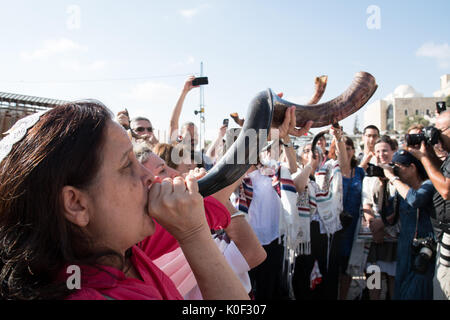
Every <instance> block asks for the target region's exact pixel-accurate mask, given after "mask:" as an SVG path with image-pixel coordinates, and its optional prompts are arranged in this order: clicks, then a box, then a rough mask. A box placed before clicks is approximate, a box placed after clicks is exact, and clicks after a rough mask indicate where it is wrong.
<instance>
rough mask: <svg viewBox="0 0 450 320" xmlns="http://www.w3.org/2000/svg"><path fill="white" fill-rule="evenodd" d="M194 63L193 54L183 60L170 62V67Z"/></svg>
mask: <svg viewBox="0 0 450 320" xmlns="http://www.w3.org/2000/svg"><path fill="white" fill-rule="evenodd" d="M194 63H195V58H194V57H193V56H189V57H187V58H186V60H184V61H178V62H176V63H174V64H172V68H180V67H185V66H190V65H192V64H194Z"/></svg>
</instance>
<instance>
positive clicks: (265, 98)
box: [198, 72, 378, 197]
mask: <svg viewBox="0 0 450 320" xmlns="http://www.w3.org/2000/svg"><path fill="white" fill-rule="evenodd" d="M377 87H378V86H377V84H376V82H375V78H374V77H373V76H372V75H371V74H369V73H367V72H358V73H357V74H356V75H355V78H354V80H353V82H352V84H351V85H350V87H349V88H348V89H347V90H346V91H345V92H344V93H343V94H341V95H340V96H338V97H337V98H335V99H333V100H331V101H329V102H325V103H322V104H319V105H313V106H308V105H306V106H302V105H296V104H294V103H291V102H288V101H286V100H283V99H281V98H280V97H278V96H277V95H276V94H275V93H274V92H273V91H272V90H271V89H267V90H266V91H262V92H260V93H259V94H258V95H257V96H256V97H255V98H254V99H253V100H252V102H251V103H250V107H249V109H248V111H247V116H246V118H245V119H246V120H245V123H244V127H243V128H242V131H241V133H240V135H239V137H238V138H237V140H236V142H235V143H233V144H232V145H231V148H230V149H228V151H227V152H226V154H225V155H224V156H223V157H222V159H220V161H219V162H218V163H217V164H216V165H215V166H214V167H213V168H212V169H211V170H210V171H209V172H208V174H207V175H206V176H205V177H203V178H202V179H200V180H199V181H198V184H199V191H200V194H201V195H202V196H204V197H206V196H208V195H211V194H213V193H216V192H217V191H219V190H221V189H223V188H225V187H226V186H229V185H230V184H232V183H234V182H235V181H236V180H238V179H239V178H240V177H241V176H242V175H243V174H244V173H245V172H246V171H247V170H248V169H249V168H250V166H251V165H252V164H255V163H250V159H255V156H256V155H258V154H259V152H260V151H261V149H262V148H263V147H264V146H265V144H266V143H267V141H260V139H261V135H259V134H258V133H259V132H260V130H261V129H263V130H268V129H269V128H270V127H275V128H277V127H279V126H280V125H281V124H282V123H283V120H284V114H285V112H286V109H287V108H288V107H290V106H295V107H296V108H297V110H296V113H295V114H296V120H297V123H296V125H297V127H303V126H304V125H305V124H306V123H307V122H308V121H309V120H312V121H314V124H313V127H315V128H317V127H323V126H327V125H329V124H332V123H337V122H339V121H341V120H342V119H345V118H346V117H348V116H350V115H351V114H353V113H354V112H356V111H358V110H359V109H360V108H361V107H362V106H364V105H365V104H366V103H367V101H369V99H370V98H371V97H372V95H373V94H374V92H375V90H376V89H377ZM252 131H253V132H255V131H256V133H257V137H258V141H257V142H256V143H255V142H254V141H250V139H248V136H252V134H251V133H252ZM266 132H267V131H266ZM253 136H254V134H253ZM262 136H263V137H264V135H262ZM266 137H267V136H266ZM238 151H239V152H241V153H242V152H243V153H244V154H240V155H239V157H238ZM242 157H243V158H244V161H239V162H238V161H237V160H238V159H241V158H242ZM241 160H242V159H241Z"/></svg>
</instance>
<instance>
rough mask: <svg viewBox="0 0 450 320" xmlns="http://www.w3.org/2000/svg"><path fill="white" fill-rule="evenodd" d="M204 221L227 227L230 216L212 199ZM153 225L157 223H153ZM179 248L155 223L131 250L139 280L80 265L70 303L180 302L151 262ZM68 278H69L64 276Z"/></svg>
mask: <svg viewBox="0 0 450 320" xmlns="http://www.w3.org/2000/svg"><path fill="white" fill-rule="evenodd" d="M204 206H205V213H206V220H207V221H208V225H209V227H210V228H211V229H221V228H226V227H227V226H228V225H229V224H230V219H231V218H230V213H229V212H228V210H227V208H225V207H224V206H223V205H222V204H221V203H220V202H219V201H218V200H216V199H215V198H213V197H206V198H205V199H204ZM155 223H156V222H155ZM178 247H179V245H178V242H177V240H176V239H175V238H174V237H173V236H172V235H171V234H170V233H169V232H167V231H166V230H165V229H164V228H163V227H161V226H160V225H159V224H158V223H156V230H155V233H154V234H153V235H152V236H149V237H147V238H146V239H144V240H143V241H142V242H140V243H139V244H138V245H135V246H133V247H132V256H131V263H132V264H133V265H134V267H135V268H136V271H137V272H138V273H139V275H140V276H141V278H142V280H143V281H141V280H139V279H134V278H127V277H126V276H125V274H124V273H123V272H122V271H120V270H118V269H116V268H113V267H108V266H101V268H102V269H104V270H106V271H108V272H109V273H110V274H108V272H105V271H99V270H98V269H97V268H95V267H92V266H80V268H81V289H80V290H76V291H75V292H74V293H73V294H72V295H70V296H69V297H68V298H67V299H69V300H105V299H113V300H149V299H152V300H182V299H183V297H182V296H181V294H180V292H179V291H178V290H177V288H176V287H175V285H174V283H173V282H172V280H171V279H170V278H169V277H168V276H167V275H166V274H164V272H162V271H161V269H159V268H158V267H157V266H156V265H155V264H154V263H153V261H152V260H154V259H157V258H158V257H160V256H162V255H164V254H166V253H169V252H171V251H173V250H175V249H177V248H178ZM63 275H64V276H65V277H66V278H67V277H68V276H69V275H67V274H65V273H63Z"/></svg>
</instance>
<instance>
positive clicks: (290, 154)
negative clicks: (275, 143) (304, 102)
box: [278, 107, 313, 174]
mask: <svg viewBox="0 0 450 320" xmlns="http://www.w3.org/2000/svg"><path fill="white" fill-rule="evenodd" d="M312 125H313V122H312V121H308V122H307V123H306V125H305V126H304V127H303V128H301V129H296V128H295V126H296V116H295V107H290V108H287V109H286V113H285V116H284V121H283V123H282V124H281V126H280V127H279V128H278V130H279V138H280V140H281V142H282V144H283V147H284V152H285V153H286V158H287V161H288V165H289V171H290V173H291V174H293V173H295V172H297V157H296V154H295V150H294V145H293V144H292V142H291V138H290V137H289V134H293V135H295V136H301V135H303V134H305V133H306V132H308V131H309V129H311V126H312Z"/></svg>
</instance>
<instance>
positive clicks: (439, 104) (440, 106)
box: [436, 101, 447, 114]
mask: <svg viewBox="0 0 450 320" xmlns="http://www.w3.org/2000/svg"><path fill="white" fill-rule="evenodd" d="M445 110H447V107H446V106H445V101H438V102H436V112H437V113H438V114H439V113H441V112H444V111H445Z"/></svg>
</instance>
